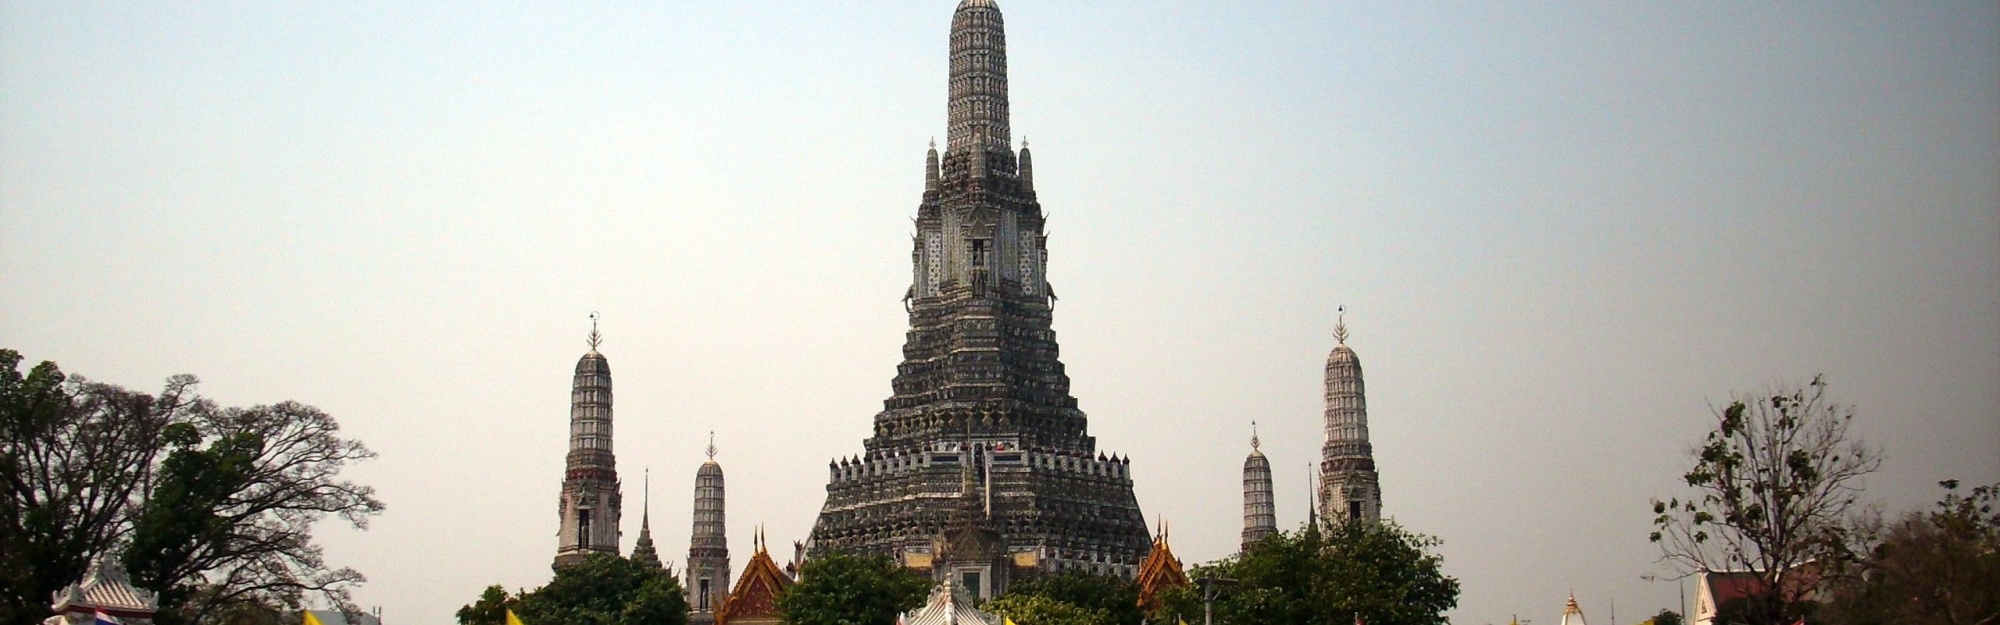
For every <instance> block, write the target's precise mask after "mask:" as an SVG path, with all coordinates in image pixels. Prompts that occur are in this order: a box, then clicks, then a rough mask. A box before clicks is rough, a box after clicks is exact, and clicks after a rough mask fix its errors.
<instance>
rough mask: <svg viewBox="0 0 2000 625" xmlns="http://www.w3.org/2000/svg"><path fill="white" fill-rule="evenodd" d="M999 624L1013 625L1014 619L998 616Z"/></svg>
mask: <svg viewBox="0 0 2000 625" xmlns="http://www.w3.org/2000/svg"><path fill="white" fill-rule="evenodd" d="M1000 625H1014V619H1012V618H1009V617H1007V616H1005V615H1002V616H1001V617H1000Z"/></svg>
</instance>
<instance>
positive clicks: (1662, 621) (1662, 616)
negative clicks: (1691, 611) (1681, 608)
mask: <svg viewBox="0 0 2000 625" xmlns="http://www.w3.org/2000/svg"><path fill="white" fill-rule="evenodd" d="M1646 622H1648V623H1652V624H1653V625H1681V613H1679V612H1675V611H1673V610H1660V613H1659V614H1655V615H1653V618H1650V619H1646Z"/></svg>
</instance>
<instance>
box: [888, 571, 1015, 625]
mask: <svg viewBox="0 0 2000 625" xmlns="http://www.w3.org/2000/svg"><path fill="white" fill-rule="evenodd" d="M961 590H962V589H960V588H959V587H958V584H956V583H954V582H952V581H951V580H950V579H946V580H945V581H944V582H942V583H939V584H938V585H936V586H933V587H931V596H930V598H929V599H926V600H924V604H923V605H922V606H919V607H918V608H917V609H915V610H911V611H909V612H906V613H904V614H903V616H902V618H901V619H899V621H900V622H901V623H902V625H1000V623H1001V620H1000V617H999V616H997V615H994V614H992V613H989V612H981V611H979V609H977V608H974V607H972V600H971V599H969V598H967V597H965V596H964V595H963V594H962V593H961V592H960V591H961Z"/></svg>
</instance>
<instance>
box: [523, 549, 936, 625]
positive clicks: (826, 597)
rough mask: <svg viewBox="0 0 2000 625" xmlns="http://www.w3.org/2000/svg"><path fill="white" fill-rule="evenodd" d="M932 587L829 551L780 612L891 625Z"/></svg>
mask: <svg viewBox="0 0 2000 625" xmlns="http://www.w3.org/2000/svg"><path fill="white" fill-rule="evenodd" d="M930 587H931V582H930V580H929V579H927V578H925V577H923V576H921V575H918V574H916V573H915V572H914V571H911V570H909V569H906V568H903V567H901V566H897V565H896V563H895V561H893V560H890V559H889V558H888V557H887V556H866V557H863V556H851V555H847V554H843V553H838V552H832V553H825V554H821V555H819V556H818V557H815V558H813V559H811V560H807V561H806V563H805V566H803V567H801V568H800V569H799V583H797V584H793V585H792V587H791V589H789V590H787V591H785V594H783V595H780V596H779V597H778V611H779V613H780V614H781V615H782V618H783V619H784V621H785V622H786V623H790V624H791V625H889V623H893V622H895V621H896V615H897V614H900V613H903V612H906V611H909V610H910V609H912V608H915V607H917V606H919V605H923V602H924V597H925V596H927V595H928V594H929V592H930ZM531 625H532V624H531Z"/></svg>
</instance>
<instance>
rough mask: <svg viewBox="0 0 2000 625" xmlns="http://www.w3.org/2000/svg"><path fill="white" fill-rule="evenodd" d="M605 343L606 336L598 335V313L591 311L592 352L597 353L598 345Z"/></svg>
mask: <svg viewBox="0 0 2000 625" xmlns="http://www.w3.org/2000/svg"><path fill="white" fill-rule="evenodd" d="M603 342H604V336H603V335H601V334H598V333H597V311H594V310H593V311H590V339H589V343H590V351H593V352H594V351H597V346H598V344H600V343H603Z"/></svg>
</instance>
